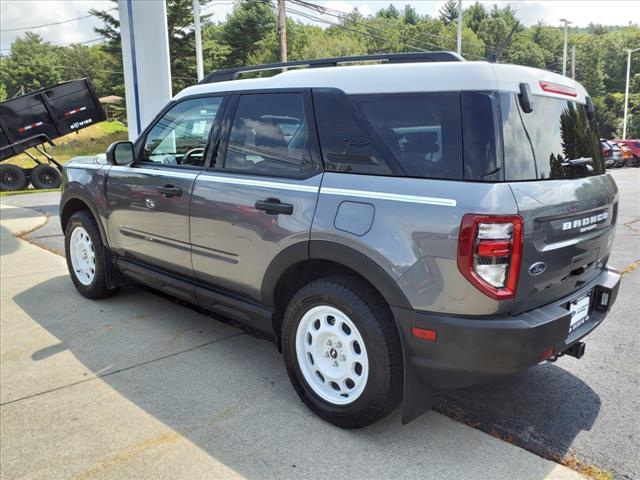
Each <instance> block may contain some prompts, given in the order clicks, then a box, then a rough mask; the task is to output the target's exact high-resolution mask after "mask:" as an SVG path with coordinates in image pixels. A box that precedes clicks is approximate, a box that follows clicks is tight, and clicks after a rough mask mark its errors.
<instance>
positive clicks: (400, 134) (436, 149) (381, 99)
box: [352, 93, 463, 180]
mask: <svg viewBox="0 0 640 480" xmlns="http://www.w3.org/2000/svg"><path fill="white" fill-rule="evenodd" d="M352 98H354V101H355V102H356V104H357V105H358V107H359V108H360V111H361V112H362V115H363V116H364V118H366V119H367V121H368V122H370V124H371V125H372V126H373V128H374V129H375V131H376V132H377V133H378V135H379V136H380V137H381V138H382V140H383V141H384V143H385V145H386V146H387V147H388V148H389V150H390V151H391V152H392V153H393V155H394V157H395V160H396V161H397V162H398V163H399V164H400V166H401V167H402V169H403V170H404V172H405V174H406V175H408V176H410V177H424V178H446V179H455V180H458V179H462V178H463V173H462V129H461V120H460V94H459V93H409V94H404V93H403V94H393V95H357V96H354V97H352Z"/></svg>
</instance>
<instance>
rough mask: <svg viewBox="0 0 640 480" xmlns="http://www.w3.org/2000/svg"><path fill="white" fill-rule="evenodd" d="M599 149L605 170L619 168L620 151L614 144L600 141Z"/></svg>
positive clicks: (620, 164)
mask: <svg viewBox="0 0 640 480" xmlns="http://www.w3.org/2000/svg"><path fill="white" fill-rule="evenodd" d="M600 147H601V148H602V156H603V157H604V165H605V167H606V168H619V167H621V166H622V164H623V161H622V151H621V150H620V147H619V146H618V145H616V144H615V143H613V142H611V141H609V140H604V139H600Z"/></svg>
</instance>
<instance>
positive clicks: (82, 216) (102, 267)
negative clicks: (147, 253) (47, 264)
mask: <svg viewBox="0 0 640 480" xmlns="http://www.w3.org/2000/svg"><path fill="white" fill-rule="evenodd" d="M78 227H82V228H84V230H85V231H86V233H87V235H88V236H89V238H90V240H91V244H92V245H93V247H94V248H93V252H94V253H95V274H94V275H93V279H92V281H91V283H89V284H88V285H85V284H83V282H82V281H81V280H80V279H79V278H78V274H77V273H76V271H75V270H74V267H73V262H72V260H71V254H70V250H71V248H70V243H71V237H72V235H73V231H74V230H75V229H77V228H78ZM64 249H65V257H66V259H67V268H68V269H69V275H70V276H71V280H72V281H73V284H74V285H75V287H76V289H77V290H78V292H80V294H82V295H83V296H85V297H87V298H91V299H98V298H106V297H109V296H111V295H113V294H114V293H116V291H117V290H118V289H117V288H114V289H110V288H108V287H107V271H106V268H110V267H109V265H110V259H109V258H108V257H109V252H108V251H107V250H106V248H104V244H103V243H102V238H101V236H100V230H99V229H98V225H97V224H96V221H95V219H94V218H93V216H92V215H91V213H89V212H88V211H86V210H81V211H79V212H76V213H74V214H73V215H72V216H71V218H70V219H69V223H68V224H67V228H66V230H65V238H64Z"/></svg>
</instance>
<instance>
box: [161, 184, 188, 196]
mask: <svg viewBox="0 0 640 480" xmlns="http://www.w3.org/2000/svg"><path fill="white" fill-rule="evenodd" d="M158 191H159V192H160V193H161V194H162V196H163V197H165V198H171V197H180V196H182V189H181V188H180V187H174V186H173V185H165V186H164V187H158Z"/></svg>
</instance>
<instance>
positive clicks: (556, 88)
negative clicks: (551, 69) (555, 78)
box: [540, 80, 578, 97]
mask: <svg viewBox="0 0 640 480" xmlns="http://www.w3.org/2000/svg"><path fill="white" fill-rule="evenodd" d="M540 88H541V89H542V90H544V91H545V92H549V93H559V94H561V95H569V96H570V97H577V96H578V92H577V91H576V89H575V88H573V87H568V86H566V85H560V84H559V83H551V82H545V81H544V80H540Z"/></svg>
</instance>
